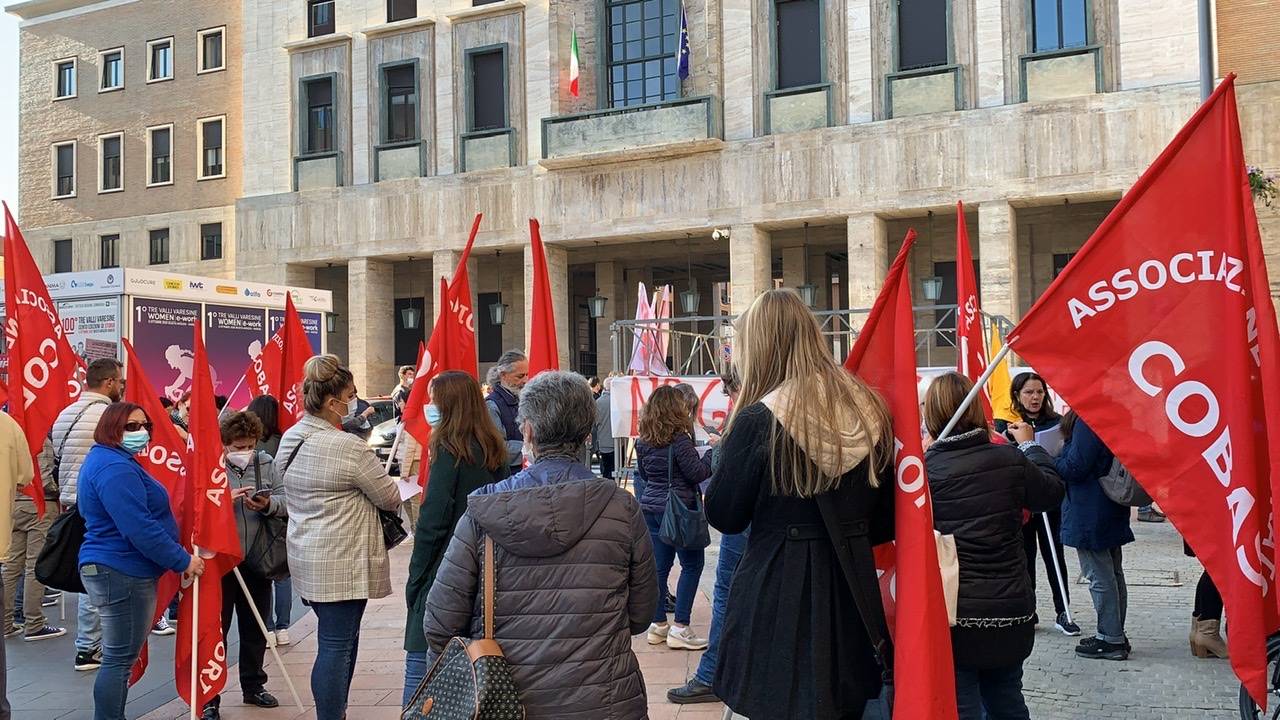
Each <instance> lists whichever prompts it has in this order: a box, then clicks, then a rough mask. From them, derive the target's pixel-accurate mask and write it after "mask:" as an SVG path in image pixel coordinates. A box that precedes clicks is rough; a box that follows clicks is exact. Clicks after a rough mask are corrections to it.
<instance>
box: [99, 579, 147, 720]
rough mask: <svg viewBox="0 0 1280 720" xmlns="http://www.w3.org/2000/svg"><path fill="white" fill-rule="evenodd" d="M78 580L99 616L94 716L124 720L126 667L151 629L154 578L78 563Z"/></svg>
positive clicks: (137, 652) (139, 650)
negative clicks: (99, 651) (99, 652)
mask: <svg viewBox="0 0 1280 720" xmlns="http://www.w3.org/2000/svg"><path fill="white" fill-rule="evenodd" d="M80 579H81V581H83V582H84V589H85V590H87V591H88V595H89V599H90V600H91V601H92V602H93V604H94V605H95V606H96V607H97V609H98V615H99V617H100V618H101V619H102V668H101V669H99V670H98V677H97V678H96V679H95V680H94V682H93V718H94V720H124V705H125V702H126V701H127V700H128V699H129V670H130V668H132V667H133V663H134V661H135V660H137V659H138V654H139V653H141V652H142V645H143V643H145V642H146V641H147V633H149V632H151V616H152V615H153V614H154V612H155V609H156V578H140V577H133V576H132V575H125V574H124V573H122V572H119V571H117V570H112V569H111V568H109V567H107V566H106V565H99V564H96V563H89V564H87V565H83V566H81V568H80Z"/></svg>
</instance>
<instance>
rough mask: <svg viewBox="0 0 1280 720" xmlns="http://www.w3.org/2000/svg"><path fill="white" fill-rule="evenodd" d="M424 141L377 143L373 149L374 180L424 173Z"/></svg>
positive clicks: (393, 178)
mask: <svg viewBox="0 0 1280 720" xmlns="http://www.w3.org/2000/svg"><path fill="white" fill-rule="evenodd" d="M425 155H426V143H424V142H422V141H421V140H407V141H405V142H400V143H388V144H386V145H379V146H377V147H376V148H374V151H373V177H374V179H375V181H377V182H381V181H383V180H399V179H400V178H411V177H422V176H423V175H425V174H426V165H427V164H426V156H425Z"/></svg>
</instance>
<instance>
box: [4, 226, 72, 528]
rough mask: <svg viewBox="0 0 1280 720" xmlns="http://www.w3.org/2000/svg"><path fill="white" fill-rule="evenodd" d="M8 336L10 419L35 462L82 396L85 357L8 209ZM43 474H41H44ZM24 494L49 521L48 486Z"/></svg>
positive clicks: (27, 489)
mask: <svg viewBox="0 0 1280 720" xmlns="http://www.w3.org/2000/svg"><path fill="white" fill-rule="evenodd" d="M4 306H5V312H6V316H5V323H4V334H5V340H6V341H7V342H8V346H9V350H8V354H9V385H8V388H7V392H8V395H9V399H10V400H11V402H10V403H9V415H10V416H12V417H13V419H14V420H15V421H17V423H18V425H20V426H22V432H23V435H25V436H26V438H27V447H28V448H29V449H30V450H31V462H32V465H33V466H34V467H36V468H39V467H40V463H39V461H38V460H37V459H36V458H37V456H39V454H40V450H41V448H43V447H44V439H45V438H46V437H48V435H49V431H50V430H51V429H52V428H53V421H54V420H56V419H57V418H58V413H60V412H62V409H63V408H65V407H66V406H68V405H70V404H71V403H73V402H75V400H76V398H79V397H80V378H79V377H78V375H79V371H80V368H81V364H80V358H79V356H77V355H76V353H75V350H73V349H72V348H71V343H69V342H67V336H66V335H65V334H64V333H63V331H62V321H61V320H60V319H59V318H58V309H57V307H56V306H54V304H53V300H51V299H50V298H49V288H48V287H46V286H45V284H44V276H42V275H41V274H40V268H38V267H36V262H35V260H33V259H32V258H31V250H30V249H29V248H28V247H27V241H26V240H24V239H23V237H22V233H21V232H20V231H19V230H18V223H17V222H15V221H14V219H13V215H12V214H10V213H9V206H8V205H5V206H4ZM39 474H40V473H39V471H38V470H37V472H36V475H39ZM22 492H23V493H24V494H26V495H29V496H31V499H32V500H34V501H35V505H36V512H37V513H38V514H39V516H40V517H44V487H43V486H42V484H41V483H39V482H33V483H27V485H26V486H25V487H24V488H22Z"/></svg>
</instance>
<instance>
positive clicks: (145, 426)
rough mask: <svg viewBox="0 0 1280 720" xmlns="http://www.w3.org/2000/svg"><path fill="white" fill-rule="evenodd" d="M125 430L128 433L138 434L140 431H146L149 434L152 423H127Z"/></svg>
mask: <svg viewBox="0 0 1280 720" xmlns="http://www.w3.org/2000/svg"><path fill="white" fill-rule="evenodd" d="M124 429H125V431H126V432H138V431H139V430H146V431H147V432H151V423H149V422H127V423H125V424H124Z"/></svg>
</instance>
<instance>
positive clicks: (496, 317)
mask: <svg viewBox="0 0 1280 720" xmlns="http://www.w3.org/2000/svg"><path fill="white" fill-rule="evenodd" d="M493 271H494V274H496V275H497V276H498V302H496V303H490V304H489V322H490V323H492V324H494V325H499V326H500V325H502V323H504V322H506V321H507V306H506V305H503V304H502V251H501V250H499V251H498V253H497V255H496V256H495V257H494V261H493Z"/></svg>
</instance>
